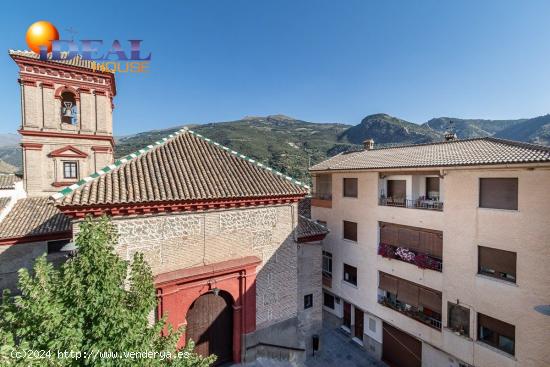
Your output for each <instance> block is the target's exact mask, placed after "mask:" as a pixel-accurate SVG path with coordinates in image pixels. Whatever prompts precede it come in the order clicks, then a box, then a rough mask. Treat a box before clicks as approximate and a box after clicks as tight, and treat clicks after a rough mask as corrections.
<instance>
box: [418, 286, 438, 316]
mask: <svg viewBox="0 0 550 367" xmlns="http://www.w3.org/2000/svg"><path fill="white" fill-rule="evenodd" d="M419 293H420V296H419V303H420V304H421V305H422V306H425V307H427V308H429V309H430V310H432V311H435V312H437V313H439V314H441V293H439V292H434V291H432V290H429V289H426V288H420V292H419Z"/></svg>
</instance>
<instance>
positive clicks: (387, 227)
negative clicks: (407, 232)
mask: <svg viewBox="0 0 550 367" xmlns="http://www.w3.org/2000/svg"><path fill="white" fill-rule="evenodd" d="M380 243H383V244H385V245H392V246H397V226H395V225H394V224H389V223H381V224H380Z"/></svg>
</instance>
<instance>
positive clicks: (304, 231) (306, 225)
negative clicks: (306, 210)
mask: <svg viewBox="0 0 550 367" xmlns="http://www.w3.org/2000/svg"><path fill="white" fill-rule="evenodd" d="M328 233H329V230H328V229H327V227H325V226H323V225H321V224H319V223H317V222H315V221H313V220H311V219H309V218H306V217H304V216H302V215H299V216H298V226H297V227H296V237H297V238H298V242H307V241H308V240H311V239H315V240H316V241H318V240H320V239H323V238H324V237H325V236H326V235H327V234H328Z"/></svg>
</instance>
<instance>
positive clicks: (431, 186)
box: [426, 177, 439, 200]
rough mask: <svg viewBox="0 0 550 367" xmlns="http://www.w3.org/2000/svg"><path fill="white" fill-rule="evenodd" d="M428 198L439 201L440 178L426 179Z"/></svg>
mask: <svg viewBox="0 0 550 367" xmlns="http://www.w3.org/2000/svg"><path fill="white" fill-rule="evenodd" d="M426 197H427V198H428V199H433V200H439V177H426Z"/></svg>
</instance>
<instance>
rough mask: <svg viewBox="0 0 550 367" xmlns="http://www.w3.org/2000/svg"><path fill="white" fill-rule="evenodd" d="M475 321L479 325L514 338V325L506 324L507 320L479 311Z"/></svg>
mask: <svg viewBox="0 0 550 367" xmlns="http://www.w3.org/2000/svg"><path fill="white" fill-rule="evenodd" d="M477 322H478V324H479V325H481V326H484V327H486V328H488V329H490V330H493V331H494V332H496V333H498V334H500V335H503V336H505V337H507V338H510V339H512V340H515V337H516V327H515V326H514V325H512V324H508V323H507V322H504V321H500V320H497V319H495V318H492V317H490V316H487V315H484V314H481V313H480V314H478V316H477Z"/></svg>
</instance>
